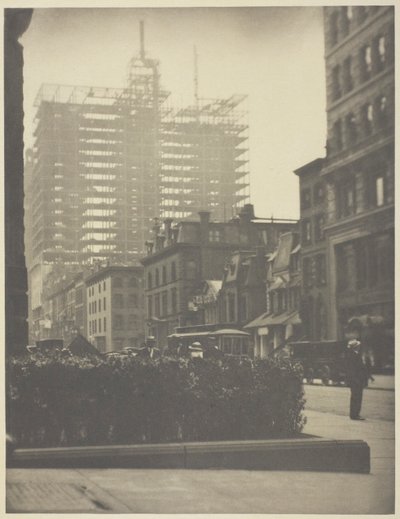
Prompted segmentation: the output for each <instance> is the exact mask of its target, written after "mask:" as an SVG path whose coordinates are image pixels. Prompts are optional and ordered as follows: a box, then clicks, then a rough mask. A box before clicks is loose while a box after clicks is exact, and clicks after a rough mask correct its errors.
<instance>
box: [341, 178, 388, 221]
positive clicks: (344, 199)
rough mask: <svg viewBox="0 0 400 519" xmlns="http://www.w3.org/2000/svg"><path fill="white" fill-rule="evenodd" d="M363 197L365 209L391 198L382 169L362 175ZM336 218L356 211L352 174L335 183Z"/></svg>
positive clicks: (381, 203) (379, 204)
mask: <svg viewBox="0 0 400 519" xmlns="http://www.w3.org/2000/svg"><path fill="white" fill-rule="evenodd" d="M363 183H364V185H363V188H364V189H363V192H364V197H363V201H362V203H363V204H364V206H365V208H366V209H373V208H378V207H382V206H383V205H385V204H387V203H389V202H390V201H392V199H393V193H389V189H388V186H387V184H388V182H387V177H386V175H385V173H384V172H382V171H374V172H372V173H370V174H366V175H364V176H363ZM335 209H336V214H335V216H336V218H337V219H340V218H346V217H348V216H352V215H354V214H355V213H356V212H357V198H356V179H355V176H354V175H348V176H347V177H345V178H341V179H339V180H338V182H337V183H336V185H335Z"/></svg>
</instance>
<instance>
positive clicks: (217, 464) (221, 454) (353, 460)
mask: <svg viewBox="0 0 400 519" xmlns="http://www.w3.org/2000/svg"><path fill="white" fill-rule="evenodd" d="M7 461H8V463H7V466H8V467H9V468H28V467H29V468H39V467H40V468H85V467H86V468H111V467H113V468H116V467H119V468H138V469H148V468H171V469H215V468H218V469H240V470H299V471H309V470H310V471H321V472H356V473H363V474H367V473H369V472H370V449H369V446H368V444H367V443H366V442H364V441H362V440H325V439H315V438H312V439H307V440H304V439H290V440H255V441H226V442H223V441H219V442H193V443H183V444H152V445H112V446H99V447H61V448H42V449H17V450H15V451H14V453H13V455H12V456H10V457H9V459H8V460H7Z"/></svg>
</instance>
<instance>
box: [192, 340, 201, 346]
mask: <svg viewBox="0 0 400 519" xmlns="http://www.w3.org/2000/svg"><path fill="white" fill-rule="evenodd" d="M192 346H201V344H200V343H199V342H197V341H196V342H193V343H192Z"/></svg>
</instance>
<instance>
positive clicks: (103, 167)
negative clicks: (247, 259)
mask: <svg viewBox="0 0 400 519" xmlns="http://www.w3.org/2000/svg"><path fill="white" fill-rule="evenodd" d="M168 97H169V92H167V91H165V90H163V89H162V88H161V85H160V74H159V63H158V61H157V60H153V59H150V58H148V57H146V55H145V51H144V35H143V27H141V48H140V55H139V56H138V57H134V58H132V60H131V61H130V62H129V64H128V74H127V83H126V87H125V88H105V87H90V86H71V85H43V86H42V87H41V89H40V91H39V92H38V95H37V97H36V100H35V106H36V107H37V115H36V130H35V134H34V135H35V145H34V159H33V166H32V173H31V178H32V181H31V182H30V183H29V189H28V193H27V197H28V198H29V204H28V206H27V207H29V212H30V214H29V219H30V222H31V227H30V228H31V232H32V236H31V239H30V243H31V246H32V251H31V254H29V257H30V258H31V262H32V264H38V263H42V264H43V263H50V264H53V263H57V262H63V263H64V264H70V265H73V264H81V265H82V264H85V263H87V262H90V261H93V260H96V259H97V260H110V261H112V262H114V263H123V264H131V263H132V262H134V261H135V260H137V259H138V258H140V257H141V256H142V255H143V253H144V244H145V241H146V239H147V238H148V235H149V232H150V229H151V227H152V225H153V219H154V218H155V217H158V218H163V217H172V218H176V219H179V220H181V219H188V218H192V217H193V216H196V213H197V212H198V211H200V210H204V209H208V210H210V211H212V213H213V217H214V218H215V219H217V220H226V219H229V218H231V217H232V216H233V215H234V214H235V213H236V212H237V208H238V207H240V206H242V205H243V204H245V203H247V202H248V200H249V181H248V175H249V170H248V146H247V139H248V137H247V129H248V124H247V110H245V109H244V108H243V105H244V101H245V96H239V95H235V96H231V97H229V98H227V99H201V98H199V97H198V96H197V95H196V100H195V105H194V106H188V107H185V108H179V109H178V108H176V107H173V106H169V104H168Z"/></svg>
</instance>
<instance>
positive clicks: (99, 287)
mask: <svg viewBox="0 0 400 519" xmlns="http://www.w3.org/2000/svg"><path fill="white" fill-rule="evenodd" d="M98 289H99V294H100V292H101V283H99V286H98Z"/></svg>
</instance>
